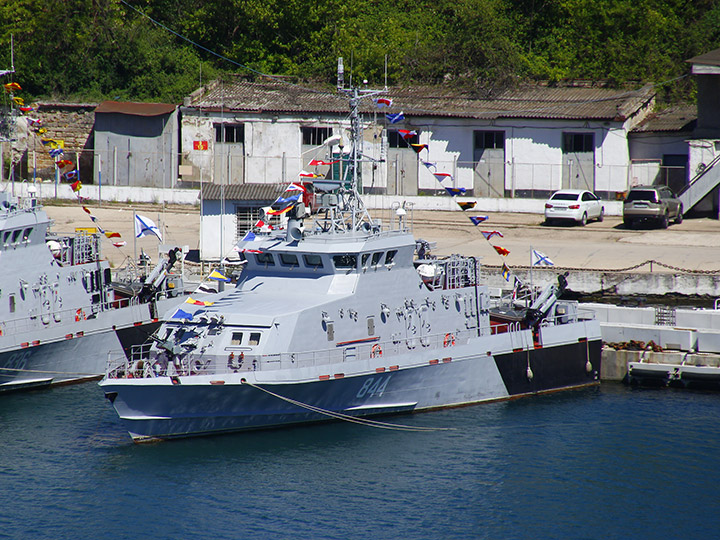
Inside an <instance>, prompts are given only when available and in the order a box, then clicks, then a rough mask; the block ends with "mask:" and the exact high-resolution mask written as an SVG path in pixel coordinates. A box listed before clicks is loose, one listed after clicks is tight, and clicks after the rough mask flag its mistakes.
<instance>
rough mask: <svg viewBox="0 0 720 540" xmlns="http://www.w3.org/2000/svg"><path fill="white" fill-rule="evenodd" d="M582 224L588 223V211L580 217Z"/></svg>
mask: <svg viewBox="0 0 720 540" xmlns="http://www.w3.org/2000/svg"><path fill="white" fill-rule="evenodd" d="M580 225H581V226H583V227H584V226H585V225H587V212H585V213H584V214H583V215H582V217H581V218H580Z"/></svg>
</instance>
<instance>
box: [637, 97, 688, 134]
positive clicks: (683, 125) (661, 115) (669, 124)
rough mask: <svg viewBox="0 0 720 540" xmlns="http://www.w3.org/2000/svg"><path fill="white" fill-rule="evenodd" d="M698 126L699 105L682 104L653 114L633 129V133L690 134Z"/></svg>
mask: <svg viewBox="0 0 720 540" xmlns="http://www.w3.org/2000/svg"><path fill="white" fill-rule="evenodd" d="M696 124H697V105H693V104H682V105H676V106H674V107H669V108H667V109H663V110H661V111H657V112H652V113H650V114H649V115H648V116H647V117H646V118H644V119H643V120H642V121H641V122H640V123H639V124H638V125H637V126H635V127H634V128H633V129H632V132H633V133H649V132H660V131H662V132H673V131H674V132H679V133H690V132H692V131H693V130H694V129H695V125H696Z"/></svg>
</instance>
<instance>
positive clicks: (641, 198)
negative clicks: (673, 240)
mask: <svg viewBox="0 0 720 540" xmlns="http://www.w3.org/2000/svg"><path fill="white" fill-rule="evenodd" d="M671 219H673V220H674V221H675V223H682V220H683V207H682V203H681V202H680V200H679V199H677V198H676V197H675V195H674V194H673V192H672V190H671V189H670V188H668V187H665V186H637V187H634V188H631V189H630V191H629V192H628V194H627V197H625V201H624V202H623V223H625V226H626V227H628V228H631V227H633V226H635V225H636V224H638V223H640V222H642V221H648V220H650V221H655V222H656V223H658V224H659V225H660V226H661V227H662V228H663V229H667V227H668V224H669V223H670V220H671Z"/></svg>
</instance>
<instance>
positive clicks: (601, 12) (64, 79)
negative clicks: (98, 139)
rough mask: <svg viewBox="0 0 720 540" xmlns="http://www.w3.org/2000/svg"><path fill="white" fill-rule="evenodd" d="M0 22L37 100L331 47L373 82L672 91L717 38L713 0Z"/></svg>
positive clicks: (312, 8) (329, 69)
mask: <svg viewBox="0 0 720 540" xmlns="http://www.w3.org/2000/svg"><path fill="white" fill-rule="evenodd" d="M143 14H144V15H143ZM0 21H1V22H0V25H1V26H0V67H6V66H9V64H10V58H9V55H10V52H9V51H10V36H11V35H12V36H13V38H14V51H15V56H14V65H15V69H16V71H17V75H16V76H15V79H16V80H17V81H18V82H20V83H21V84H22V86H23V89H24V94H25V95H26V96H32V97H36V98H43V99H72V100H99V99H121V100H148V101H153V100H155V101H179V100H181V99H182V97H183V96H185V95H187V94H188V93H190V92H191V91H193V90H194V89H195V88H197V87H198V86H200V84H201V83H203V82H206V81H207V80H209V79H211V78H215V77H217V76H218V75H221V74H222V73H224V72H234V73H238V72H240V73H242V72H247V73H248V74H252V73H253V71H252V70H254V72H262V73H271V74H277V75H290V76H297V77H302V78H317V79H323V80H326V81H328V82H331V81H332V80H333V79H334V76H335V66H336V62H337V57H338V56H343V57H344V58H345V63H346V66H347V68H346V69H348V71H349V70H350V67H351V68H352V75H353V77H356V78H365V79H368V80H370V81H371V82H373V83H374V84H381V83H383V81H384V79H385V71H386V69H387V78H388V82H389V84H398V83H400V84H403V83H409V82H412V81H423V82H441V81H445V82H448V83H452V84H462V85H464V86H466V87H471V88H474V89H476V90H478V91H479V92H491V91H492V90H493V89H494V88H497V87H498V86H504V85H507V84H513V83H514V82H517V81H520V80H524V79H539V80H549V81H558V80H562V79H578V78H581V79H602V80H608V81H610V82H611V83H613V84H617V85H621V84H623V83H626V82H632V81H642V82H654V83H661V82H665V81H671V80H673V79H676V80H673V82H669V83H666V84H664V85H661V86H660V87H659V88H660V90H661V93H662V95H664V96H665V98H666V99H667V100H677V99H687V98H692V95H693V85H692V78H690V77H684V78H682V76H683V75H687V74H688V72H689V68H690V66H689V64H687V63H686V62H685V60H687V59H688V58H691V57H693V56H695V55H698V54H702V53H705V52H708V51H711V50H713V49H715V48H717V47H720V5H719V2H718V1H717V0H603V1H598V0H432V1H429V0H413V1H408V0H392V1H391V0H366V1H363V2H354V3H353V2H347V1H345V0H342V1H341V0H63V1H62V2H46V1H41V0H0ZM178 34H180V35H182V36H184V37H185V38H187V39H182V38H181V37H180V36H178ZM190 41H192V42H193V43H190ZM210 51H212V52H214V53H217V54H211V52H210ZM386 65H387V68H386ZM246 68H250V70H247V69H246ZM678 78H679V79H678Z"/></svg>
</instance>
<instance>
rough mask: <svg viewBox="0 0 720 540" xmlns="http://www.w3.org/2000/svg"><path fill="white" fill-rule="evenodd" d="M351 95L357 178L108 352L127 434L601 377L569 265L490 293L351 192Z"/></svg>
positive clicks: (246, 425) (193, 429)
mask: <svg viewBox="0 0 720 540" xmlns="http://www.w3.org/2000/svg"><path fill="white" fill-rule="evenodd" d="M362 97H363V94H362V91H358V90H357V89H354V90H352V94H351V96H350V105H351V117H350V118H351V135H352V140H353V143H354V144H353V148H352V151H351V154H352V158H351V160H350V164H349V165H350V167H349V169H350V170H351V171H352V173H351V175H350V176H351V177H353V176H354V181H352V182H349V183H348V186H347V188H345V187H342V186H340V187H338V188H337V189H335V190H334V191H333V192H331V193H327V194H325V195H324V196H323V197H322V199H323V204H322V205H321V209H320V211H319V214H318V215H317V216H316V217H315V219H314V220H313V222H312V225H311V226H307V227H305V226H304V221H309V220H307V218H306V216H305V210H304V208H303V207H302V204H301V203H299V204H297V205H296V206H295V207H294V208H293V209H292V210H291V211H290V213H289V219H288V222H287V226H286V229H285V230H284V231H270V232H267V233H265V234H262V233H259V232H258V233H255V234H252V235H248V237H246V239H245V240H243V241H240V242H239V244H238V246H237V249H238V250H239V252H240V253H241V254H242V255H243V256H244V265H243V266H244V269H243V271H242V273H241V274H240V277H239V279H238V282H237V283H236V285H235V286H234V287H233V288H228V289H227V290H226V291H224V292H221V293H217V294H216V295H210V296H207V297H204V299H205V300H206V301H203V302H194V303H185V304H183V305H182V306H181V307H179V308H176V309H174V310H171V311H169V312H168V313H167V314H166V316H165V317H164V322H163V324H162V326H161V327H160V328H159V329H158V331H157V332H156V333H155V334H154V336H153V338H152V340H151V341H150V342H148V343H147V344H145V345H144V346H143V347H140V348H137V350H136V353H137V356H136V358H131V359H127V358H126V357H124V356H121V357H119V358H118V359H115V360H111V361H110V362H109V364H108V368H107V373H106V376H105V378H104V379H103V380H102V381H101V382H100V386H101V387H102V389H103V390H104V392H105V396H106V398H107V399H108V400H109V401H110V402H111V403H112V405H113V407H114V408H115V410H116V411H117V414H118V415H119V417H120V420H121V421H122V423H123V424H124V426H125V428H126V429H127V430H128V432H129V433H130V435H131V437H132V438H133V440H135V441H145V440H153V439H169V438H175V437H187V436H196V435H207V434H216V433H224V432H233V431H241V430H249V429H257V428H268V427H279V426H286V425H292V424H300V423H307V422H314V421H322V420H333V419H345V420H351V421H357V422H361V423H369V424H371V425H379V426H383V427H388V426H391V425H390V424H386V423H380V422H376V421H374V420H371V419H369V418H367V417H370V416H378V415H386V414H393V413H408V412H419V411H428V410H433V409H438V408H444V407H456V406H462V405H469V404H474V403H480V402H487V401H493V400H502V399H509V398H513V397H517V396H525V395H534V394H539V393H543V392H549V391H557V390H564V389H570V388H578V387H583V386H587V385H592V384H597V383H598V382H599V373H600V361H601V337H600V326H599V324H598V322H597V321H595V320H594V319H593V315H592V314H591V313H586V312H583V311H582V310H580V309H579V308H578V304H577V303H576V302H572V301H566V300H562V299H561V293H562V291H563V289H564V286H565V277H564V276H562V275H561V276H559V277H558V284H557V285H552V286H550V287H548V288H547V289H546V290H545V291H543V292H542V294H540V295H539V296H538V297H537V298H535V299H534V301H533V302H532V304H529V303H528V304H526V305H525V307H518V306H517V305H512V304H510V305H499V304H498V305H495V303H493V302H491V298H490V294H489V291H488V288H487V286H485V285H483V284H481V283H480V280H479V275H480V272H479V270H480V268H479V262H478V261H477V259H475V258H473V257H463V256H459V255H452V256H450V257H447V258H433V257H432V256H429V255H428V254H427V251H426V249H425V248H426V247H427V246H426V245H425V244H424V243H422V242H421V243H416V241H415V239H414V237H413V236H412V234H411V233H410V231H409V229H408V227H407V218H409V216H405V218H406V219H398V221H397V222H395V221H393V223H392V225H391V227H389V229H388V230H383V228H382V227H381V224H380V222H379V221H377V220H373V219H372V218H371V217H370V216H369V214H368V212H367V211H366V210H365V209H364V207H363V204H362V201H361V199H360V197H359V196H358V194H357V192H356V190H355V186H356V185H357V184H356V181H357V165H358V162H359V159H360V151H359V150H358V145H357V144H356V143H357V141H361V140H362V138H361V124H360V120H359V112H358V102H359V101H360V99H361V98H362ZM399 215H400V217H402V212H399ZM418 246H420V247H421V248H422V249H418ZM418 252H420V255H418Z"/></svg>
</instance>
